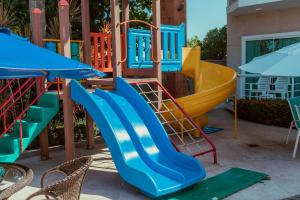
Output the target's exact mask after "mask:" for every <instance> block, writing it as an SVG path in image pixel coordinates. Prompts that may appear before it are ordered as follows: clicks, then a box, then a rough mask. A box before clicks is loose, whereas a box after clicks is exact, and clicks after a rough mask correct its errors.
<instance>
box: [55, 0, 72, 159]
mask: <svg viewBox="0 0 300 200" xmlns="http://www.w3.org/2000/svg"><path fill="white" fill-rule="evenodd" d="M69 7H70V6H69V3H68V1H67V0H60V1H59V3H58V12H59V27H60V41H61V52H62V54H63V55H64V56H65V57H68V58H71V48H70V46H71V43H70V19H69ZM63 92H64V95H63V109H64V128H65V158H66V160H71V159H73V158H74V157H75V143H74V124H73V101H72V100H71V98H70V79H65V80H64V81H63Z"/></svg>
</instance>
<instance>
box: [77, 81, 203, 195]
mask: <svg viewBox="0 0 300 200" xmlns="http://www.w3.org/2000/svg"><path fill="white" fill-rule="evenodd" d="M116 85H117V88H116V90H115V91H104V90H101V89H96V90H95V92H93V93H89V92H88V91H87V90H86V89H85V88H84V87H83V86H82V85H80V83H78V82H77V81H75V80H72V81H71V98H72V99H73V100H74V101H75V102H77V103H79V104H81V105H83V106H84V108H85V109H86V110H87V112H88V113H89V114H90V116H91V117H92V118H93V120H94V121H95V123H96V125H97V127H98V128H99V130H100V132H101V134H102V137H103V138H104V140H105V142H106V144H107V146H108V148H109V150H110V152H111V155H112V158H113V160H114V163H115V165H116V167H117V170H118V171H119V174H120V176H121V177H122V178H123V179H124V180H125V181H126V182H128V183H130V184H131V185H133V186H135V187H137V188H139V189H140V190H141V191H142V192H144V193H145V194H147V195H149V196H150V197H158V196H162V195H165V194H169V193H172V192H175V191H177V190H180V189H183V188H186V187H188V186H190V185H192V184H195V183H197V182H199V181H200V180H202V179H203V178H204V177H205V170H204V168H203V167H202V165H201V164H200V163H199V161H197V160H196V159H194V158H193V157H190V156H188V155H185V154H182V153H180V152H178V151H176V149H175V148H174V147H173V145H172V144H171V142H170V140H169V137H168V135H167V133H166V131H165V129H164V128H163V126H162V125H161V123H160V121H159V119H158V118H157V116H156V115H155V113H154V112H153V110H152V109H151V107H150V106H149V105H148V104H147V102H146V101H145V100H144V99H143V98H142V97H141V96H140V95H139V94H138V93H137V92H136V90H135V89H134V88H133V87H132V86H131V85H129V84H128V83H126V82H125V81H124V80H123V79H121V78H117V82H116Z"/></svg>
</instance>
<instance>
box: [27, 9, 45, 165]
mask: <svg viewBox="0 0 300 200" xmlns="http://www.w3.org/2000/svg"><path fill="white" fill-rule="evenodd" d="M31 23H32V26H31V28H32V38H33V42H34V43H35V44H36V45H38V46H40V47H43V45H44V43H43V35H44V34H43V19H42V10H41V9H40V8H33V9H32V10H31ZM43 83H44V80H43ZM43 85H44V84H43ZM40 87H41V85H40V84H39V83H37V84H36V88H37V89H36V92H37V94H39V93H40V92H41V89H42V88H40ZM39 141H40V155H41V160H48V159H49V148H48V146H49V144H48V126H47V127H46V128H45V129H44V130H43V131H42V132H41V133H40V135H39Z"/></svg>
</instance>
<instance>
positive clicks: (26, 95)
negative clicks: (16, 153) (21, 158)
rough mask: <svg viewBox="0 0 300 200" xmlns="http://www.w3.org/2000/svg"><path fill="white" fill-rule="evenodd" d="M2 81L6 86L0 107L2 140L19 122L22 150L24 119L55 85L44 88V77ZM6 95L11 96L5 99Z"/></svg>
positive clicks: (0, 92)
mask: <svg viewBox="0 0 300 200" xmlns="http://www.w3.org/2000/svg"><path fill="white" fill-rule="evenodd" d="M2 81H3V83H4V82H6V84H5V85H4V86H3V87H1V88H0V96H2V97H4V98H5V101H4V102H1V105H0V121H1V123H0V138H2V137H3V136H4V135H5V134H7V133H8V132H10V131H11V129H12V128H13V126H14V125H15V123H16V122H17V121H19V126H20V127H19V130H20V147H21V149H22V146H23V145H22V138H23V135H22V134H23V133H22V119H23V118H24V116H25V114H26V112H27V111H28V110H29V108H30V106H32V105H33V104H35V103H36V102H37V101H38V99H39V98H40V97H41V96H42V95H43V93H44V92H45V91H47V90H48V89H49V87H51V86H52V84H53V83H52V82H51V83H49V84H47V86H46V87H44V85H43V83H44V81H43V78H42V77H38V78H28V79H11V80H2ZM4 94H9V96H8V97H5V95H4ZM33 94H35V95H33ZM32 95H33V96H32Z"/></svg>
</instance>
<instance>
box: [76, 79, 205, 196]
mask: <svg viewBox="0 0 300 200" xmlns="http://www.w3.org/2000/svg"><path fill="white" fill-rule="evenodd" d="M115 93H117V94H119V95H120V96H123V97H124V98H125V99H126V100H128V101H129V102H130V103H131V105H136V107H138V109H136V111H137V112H138V113H139V115H140V116H147V117H143V122H144V123H145V124H146V126H147V128H149V129H151V130H150V132H151V133H154V134H152V138H153V140H154V141H155V143H156V145H157V147H158V148H159V149H160V150H162V151H164V152H165V153H167V154H168V157H169V158H170V159H173V160H172V162H175V163H176V164H177V165H179V166H182V167H185V168H186V169H188V170H193V171H197V172H199V174H197V175H196V176H195V177H193V178H192V179H189V180H182V182H183V183H182V184H181V185H180V187H176V188H172V186H170V188H172V189H170V190H169V191H168V192H167V193H170V192H175V191H177V190H179V189H182V188H185V187H188V186H190V185H192V184H195V183H197V182H199V181H200V180H202V179H203V178H204V177H205V175H206V174H205V170H204V168H203V167H202V165H201V164H200V163H199V162H198V161H197V160H196V159H194V158H192V157H190V156H187V155H185V154H182V153H179V152H177V151H176V150H175V149H174V147H173V146H172V144H171V142H170V140H169V138H168V135H167V133H166V132H165V130H164V128H163V126H162V125H161V123H160V122H159V120H158V118H157V117H156V115H155V113H154V112H153V110H152V109H151V107H150V106H149V105H148V104H147V102H146V101H145V100H144V99H143V97H141V96H140V95H139V94H138V93H137V92H136V90H135V89H134V88H133V87H132V86H131V85H129V84H128V83H127V82H125V81H124V80H123V79H121V78H118V79H117V90H116V91H115ZM71 97H72V99H73V100H75V101H76V102H78V103H80V104H82V105H83V106H85V108H86V110H87V111H88V112H89V113H90V112H91V113H90V115H91V116H92V118H93V119H94V121H95V122H96V124H97V126H98V128H99V129H100V130H101V133H102V135H103V137H104V139H105V141H106V143H107V145H108V146H109V147H110V148H109V149H110V151H111V154H112V157H113V159H114V162H115V164H116V166H117V168H118V170H119V173H120V175H121V176H122V177H123V178H124V180H125V181H127V182H129V183H130V184H132V185H134V186H136V187H138V188H139V189H141V190H142V191H143V192H145V193H146V194H148V195H150V196H151V197H158V196H161V195H165V194H167V193H166V191H160V190H159V188H157V186H156V184H155V182H153V179H152V178H151V177H149V175H147V174H145V173H144V174H143V173H141V172H140V171H132V169H131V168H130V167H128V166H126V162H124V160H122V159H124V158H122V153H121V152H119V151H120V149H119V148H117V146H118V144H117V143H115V142H114V141H116V140H115V139H114V138H111V137H113V134H110V133H105V132H107V131H106V130H109V129H110V128H109V127H110V124H109V120H108V119H106V120H104V119H103V118H104V116H101V113H99V112H96V111H97V109H99V108H98V105H97V102H95V101H94V100H93V97H92V96H91V94H90V93H88V92H87V91H86V90H85V89H84V88H83V87H82V86H81V85H80V84H79V83H78V82H77V81H75V80H72V81H71ZM107 105H109V104H107ZM110 106H111V105H110ZM155 133H159V134H155ZM161 133H163V134H161ZM138 151H140V150H138ZM139 154H140V155H141V152H139ZM120 155H121V156H120ZM137 167H138V166H137ZM158 171H159V170H158ZM164 175H166V174H164ZM136 177H138V180H139V181H136V180H137V179H136ZM135 179H136V180H135ZM145 188H148V190H145ZM153 191H155V192H153Z"/></svg>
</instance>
